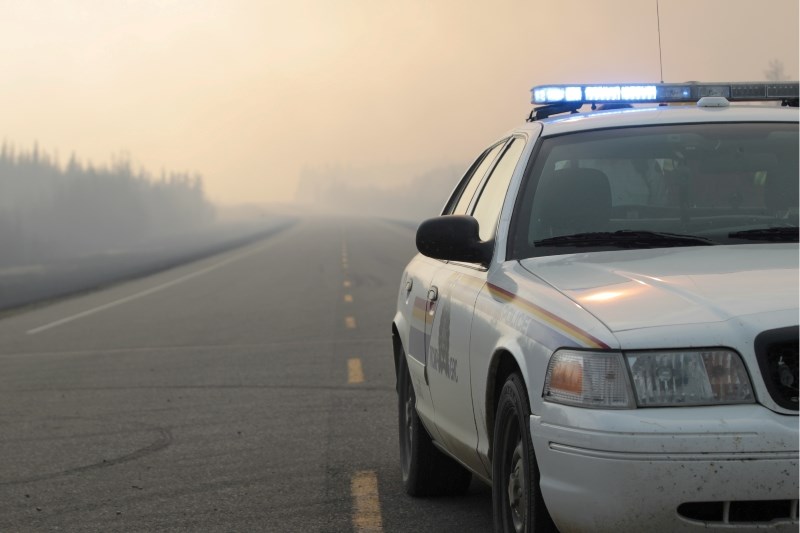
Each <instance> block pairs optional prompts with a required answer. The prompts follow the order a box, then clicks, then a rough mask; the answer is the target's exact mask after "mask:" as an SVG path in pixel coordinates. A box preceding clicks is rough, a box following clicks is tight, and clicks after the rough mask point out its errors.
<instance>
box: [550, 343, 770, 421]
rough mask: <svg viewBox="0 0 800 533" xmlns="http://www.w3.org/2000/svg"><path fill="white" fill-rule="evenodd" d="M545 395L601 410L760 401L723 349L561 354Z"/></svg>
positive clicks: (738, 363) (740, 366) (739, 361)
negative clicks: (756, 398)
mask: <svg viewBox="0 0 800 533" xmlns="http://www.w3.org/2000/svg"><path fill="white" fill-rule="evenodd" d="M626 362H627V365H626ZM543 396H544V399H545V400H548V401H552V402H557V403H563V404H567V405H576V406H580V407H595V408H600V409H632V408H634V407H636V406H637V405H638V406H639V407H666V406H683V405H715V404H734V403H753V402H755V397H754V395H753V388H752V386H751V385H750V378H749V377H748V375H747V370H746V369H745V367H744V363H742V359H741V357H739V354H737V353H736V352H733V351H731V350H726V349H723V348H717V349H708V350H687V351H679V350H674V351H653V352H627V353H625V354H624V355H623V354H622V353H614V352H589V351H578V350H559V351H557V352H556V353H554V354H553V356H552V357H551V358H550V363H549V365H548V367H547V375H546V376H545V382H544V395H543Z"/></svg>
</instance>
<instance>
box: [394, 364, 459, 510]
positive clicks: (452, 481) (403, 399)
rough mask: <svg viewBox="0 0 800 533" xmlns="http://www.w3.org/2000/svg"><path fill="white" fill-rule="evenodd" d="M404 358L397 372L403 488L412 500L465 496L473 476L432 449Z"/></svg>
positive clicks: (431, 442)
mask: <svg viewBox="0 0 800 533" xmlns="http://www.w3.org/2000/svg"><path fill="white" fill-rule="evenodd" d="M407 365H408V364H407V363H406V356H405V354H402V353H401V354H400V362H399V365H398V366H399V368H398V374H399V375H398V388H397V399H398V402H397V403H398V421H399V425H400V467H401V470H402V472H403V485H404V487H405V490H406V493H407V494H409V495H411V496H417V497H421V496H444V495H462V494H464V493H466V491H467V489H468V488H469V484H470V481H471V480H472V473H471V472H470V471H469V470H467V469H466V468H464V467H463V466H461V465H460V464H459V463H457V462H456V461H455V460H453V459H451V458H450V457H448V456H446V455H445V454H444V453H442V452H441V451H439V449H438V448H436V446H434V445H433V441H432V440H431V437H430V435H429V434H428V431H427V430H426V429H425V426H423V425H422V421H421V420H420V419H419V416H418V415H417V408H416V404H417V398H416V395H415V393H414V385H413V384H412V383H411V375H410V374H409V372H408V366H407Z"/></svg>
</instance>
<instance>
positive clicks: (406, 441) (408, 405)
mask: <svg viewBox="0 0 800 533" xmlns="http://www.w3.org/2000/svg"><path fill="white" fill-rule="evenodd" d="M403 407H404V418H405V419H404V420H403V425H404V429H405V435H403V451H404V452H405V453H404V454H403V470H404V472H405V473H407V472H408V471H409V470H410V469H411V445H412V442H413V440H414V386H413V385H412V384H411V380H410V379H409V380H407V382H406V390H405V405H404V406H403Z"/></svg>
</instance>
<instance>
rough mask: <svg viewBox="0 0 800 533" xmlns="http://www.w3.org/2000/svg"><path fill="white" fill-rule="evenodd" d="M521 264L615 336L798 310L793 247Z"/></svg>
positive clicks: (602, 255)
mask: <svg viewBox="0 0 800 533" xmlns="http://www.w3.org/2000/svg"><path fill="white" fill-rule="evenodd" d="M520 263H521V264H522V266H523V267H524V268H525V269H526V270H527V271H528V272H530V273H531V274H533V275H535V276H537V277H539V278H541V279H542V280H544V281H545V282H546V283H548V284H550V285H552V286H553V287H555V288H556V289H557V290H559V291H560V292H561V293H562V294H564V295H565V296H567V297H568V298H570V299H571V300H573V301H574V302H575V303H577V304H578V305H580V306H581V307H583V308H584V309H586V310H587V311H588V312H590V313H592V314H593V315H594V316H595V317H597V318H598V319H599V320H600V321H601V322H603V323H604V324H605V325H606V327H608V328H609V329H610V330H611V331H615V332H618V331H625V330H630V329H638V328H647V327H655V326H670V325H678V324H698V323H708V322H722V321H726V320H730V319H731V318H734V317H741V316H744V315H752V314H758V313H766V312H773V311H781V310H787V309H795V310H796V309H797V308H798V297H799V295H798V246H797V244H756V245H736V246H698V247H686V248H661V249H648V250H623V251H611V252H593V253H585V254H570V255H560V256H550V257H538V258H532V259H525V260H523V261H521V262H520Z"/></svg>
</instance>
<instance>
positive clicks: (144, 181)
mask: <svg viewBox="0 0 800 533" xmlns="http://www.w3.org/2000/svg"><path fill="white" fill-rule="evenodd" d="M213 219H214V208H213V206H212V205H211V203H210V202H209V201H208V199H207V198H206V196H205V193H204V191H203V183H202V178H201V177H200V176H199V175H190V174H188V173H180V172H171V173H168V174H166V173H162V174H161V175H160V176H158V177H155V176H153V175H151V174H150V173H149V172H148V171H146V170H144V169H140V170H138V171H134V169H133V168H132V164H131V161H130V159H129V158H128V157H127V156H124V155H123V156H120V157H118V158H116V159H115V160H113V161H112V163H111V164H110V165H107V166H101V167H95V166H94V165H92V164H91V163H86V164H83V163H81V162H79V161H78V160H77V158H76V157H75V155H74V154H73V155H72V157H70V159H69V161H68V162H67V163H66V164H65V165H63V166H62V165H61V164H59V162H58V160H57V158H56V157H53V156H51V155H50V154H47V153H44V152H42V151H41V150H40V149H39V148H38V146H34V147H33V149H31V150H28V151H26V150H20V151H17V150H15V149H14V147H13V146H11V145H9V144H8V143H3V145H2V146H1V147H0V267H8V266H14V265H32V264H42V263H48V262H51V261H54V260H56V259H60V258H69V257H77V256H85V255H87V254H94V253H107V252H112V251H114V250H119V249H125V248H128V247H131V246H136V245H139V244H143V243H145V242H147V241H148V240H151V239H153V238H154V237H162V236H167V235H174V234H178V233H182V232H186V231H189V230H191V229H193V228H197V227H198V226H202V225H205V224H208V223H210V222H212V221H213Z"/></svg>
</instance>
